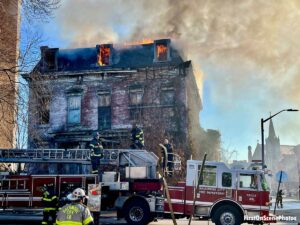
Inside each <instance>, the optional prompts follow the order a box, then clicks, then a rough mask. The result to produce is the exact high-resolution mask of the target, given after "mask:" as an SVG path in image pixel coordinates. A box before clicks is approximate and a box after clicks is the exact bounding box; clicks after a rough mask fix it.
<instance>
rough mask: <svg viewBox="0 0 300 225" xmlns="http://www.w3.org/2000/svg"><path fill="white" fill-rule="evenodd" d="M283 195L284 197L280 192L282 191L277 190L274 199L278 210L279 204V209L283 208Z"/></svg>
mask: <svg viewBox="0 0 300 225" xmlns="http://www.w3.org/2000/svg"><path fill="white" fill-rule="evenodd" d="M283 195H284V193H283V192H282V190H279V191H278V193H277V198H276V204H277V207H278V208H279V204H280V206H281V208H283V204H282V198H283Z"/></svg>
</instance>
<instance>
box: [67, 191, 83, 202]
mask: <svg viewBox="0 0 300 225" xmlns="http://www.w3.org/2000/svg"><path fill="white" fill-rule="evenodd" d="M67 198H68V199H69V200H71V201H76V200H79V199H83V198H87V196H86V195H85V191H84V190H83V189H81V188H76V189H75V190H74V191H73V192H72V193H71V194H68V196H67Z"/></svg>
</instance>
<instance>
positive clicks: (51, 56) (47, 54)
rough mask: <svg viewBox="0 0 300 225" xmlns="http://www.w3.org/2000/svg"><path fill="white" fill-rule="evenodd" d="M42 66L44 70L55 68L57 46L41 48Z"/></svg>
mask: <svg viewBox="0 0 300 225" xmlns="http://www.w3.org/2000/svg"><path fill="white" fill-rule="evenodd" d="M41 51H42V52H41V53H42V59H43V67H44V69H45V70H46V71H53V70H56V69H57V53H58V48H48V47H42V48H41Z"/></svg>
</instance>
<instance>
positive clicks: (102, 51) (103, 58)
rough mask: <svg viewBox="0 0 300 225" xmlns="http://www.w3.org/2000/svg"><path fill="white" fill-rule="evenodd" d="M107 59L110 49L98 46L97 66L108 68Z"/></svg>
mask: <svg viewBox="0 0 300 225" xmlns="http://www.w3.org/2000/svg"><path fill="white" fill-rule="evenodd" d="M109 57H110V47H107V46H104V45H100V47H99V49H98V55H97V58H98V64H99V65H100V66H108V65H109Z"/></svg>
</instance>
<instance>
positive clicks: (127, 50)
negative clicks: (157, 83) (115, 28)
mask: <svg viewBox="0 0 300 225" xmlns="http://www.w3.org/2000/svg"><path fill="white" fill-rule="evenodd" d="M161 43H162V44H164V45H165V46H166V47H167V53H166V54H167V56H166V57H167V59H165V60H159V59H157V51H158V50H157V49H156V48H157V45H158V44H161ZM100 46H104V47H107V48H109V64H107V65H100V64H99V48H100ZM47 54H48V55H49V56H48V58H47V56H46V55H47ZM51 54H52V56H51ZM51 57H52V58H51ZM49 59H52V60H54V62H51V61H50V63H48V61H47V60H49ZM181 63H183V59H182V57H181V56H180V54H179V52H178V51H177V50H176V49H175V48H174V47H173V46H172V45H171V44H170V40H169V39H161V40H156V41H154V42H153V43H150V44H140V45H131V46H114V45H112V44H104V45H97V46H96V47H91V48H74V49H58V48H48V47H47V46H45V47H41V62H40V70H41V71H42V72H56V71H62V72H63V71H80V70H95V71H105V70H113V69H138V68H144V67H153V66H160V65H179V64H181ZM50 64H51V65H52V67H53V68H50V67H49V66H48V65H50ZM45 65H46V66H45ZM49 68H50V69H49Z"/></svg>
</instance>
